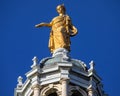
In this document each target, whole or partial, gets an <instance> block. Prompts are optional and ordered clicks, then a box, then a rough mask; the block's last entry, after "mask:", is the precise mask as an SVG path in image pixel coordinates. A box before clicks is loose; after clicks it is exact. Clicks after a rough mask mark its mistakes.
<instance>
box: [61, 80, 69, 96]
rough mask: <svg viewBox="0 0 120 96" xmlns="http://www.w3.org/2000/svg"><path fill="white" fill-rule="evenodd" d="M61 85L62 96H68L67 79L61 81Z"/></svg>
mask: <svg viewBox="0 0 120 96" xmlns="http://www.w3.org/2000/svg"><path fill="white" fill-rule="evenodd" d="M61 83H62V96H68V79H63V80H62V81H61Z"/></svg>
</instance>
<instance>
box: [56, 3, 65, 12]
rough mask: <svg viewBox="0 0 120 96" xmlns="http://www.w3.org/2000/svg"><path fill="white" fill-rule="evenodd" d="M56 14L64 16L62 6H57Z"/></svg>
mask: <svg viewBox="0 0 120 96" xmlns="http://www.w3.org/2000/svg"><path fill="white" fill-rule="evenodd" d="M57 12H58V13H59V14H65V7H64V6H63V5H58V6H57Z"/></svg>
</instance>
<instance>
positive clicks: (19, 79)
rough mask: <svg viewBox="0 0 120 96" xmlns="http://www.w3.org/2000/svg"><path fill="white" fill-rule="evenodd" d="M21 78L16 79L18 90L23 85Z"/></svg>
mask: <svg viewBox="0 0 120 96" xmlns="http://www.w3.org/2000/svg"><path fill="white" fill-rule="evenodd" d="M22 79H23V78H22V77H21V76H19V77H18V84H17V88H20V87H22V85H23V83H22Z"/></svg>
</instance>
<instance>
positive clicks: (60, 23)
mask: <svg viewBox="0 0 120 96" xmlns="http://www.w3.org/2000/svg"><path fill="white" fill-rule="evenodd" d="M65 11H66V10H65V7H64V5H58V6H57V12H58V14H59V16H57V17H54V18H53V19H52V21H51V22H50V23H40V24H37V25H35V27H37V28H38V27H42V26H47V27H51V32H50V39H49V49H50V51H51V52H52V53H53V52H54V51H55V50H56V49H58V48H65V49H67V50H68V51H70V36H74V35H76V34H77V29H76V28H75V27H74V26H73V25H72V22H71V19H70V17H69V16H68V15H66V14H65Z"/></svg>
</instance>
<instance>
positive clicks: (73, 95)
mask: <svg viewBox="0 0 120 96" xmlns="http://www.w3.org/2000/svg"><path fill="white" fill-rule="evenodd" d="M71 96H83V95H82V94H81V93H80V92H79V91H77V90H74V91H73V93H72V95H71Z"/></svg>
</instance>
